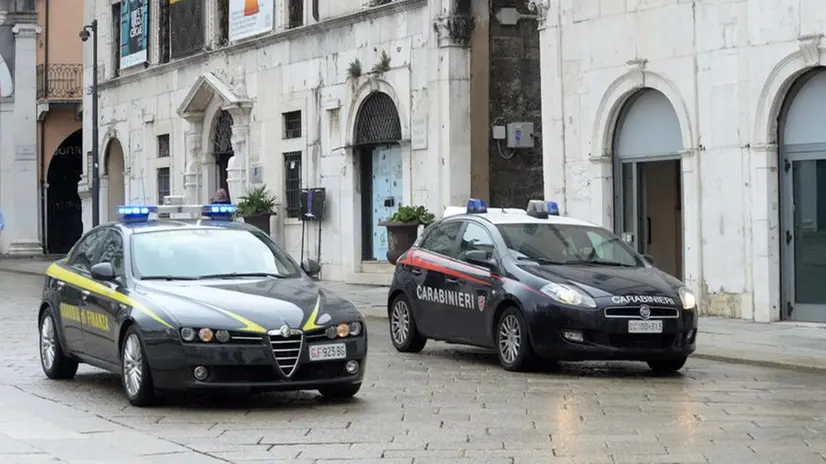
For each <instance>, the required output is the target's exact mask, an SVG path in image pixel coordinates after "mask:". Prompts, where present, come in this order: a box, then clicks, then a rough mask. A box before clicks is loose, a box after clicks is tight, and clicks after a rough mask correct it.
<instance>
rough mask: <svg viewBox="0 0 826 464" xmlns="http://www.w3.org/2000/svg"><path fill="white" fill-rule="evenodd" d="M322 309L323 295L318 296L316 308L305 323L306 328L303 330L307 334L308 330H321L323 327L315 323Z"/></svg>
mask: <svg viewBox="0 0 826 464" xmlns="http://www.w3.org/2000/svg"><path fill="white" fill-rule="evenodd" d="M320 307H321V295H318V298H317V299H316V300H315V307H314V308H313V312H311V313H310V317H308V318H307V322H305V323H304V327H302V330H304V331H305V332H306V331H308V330H313V329H319V328H321V326H319V325H316V323H315V321H316V319H317V318H318V310H319V308H320Z"/></svg>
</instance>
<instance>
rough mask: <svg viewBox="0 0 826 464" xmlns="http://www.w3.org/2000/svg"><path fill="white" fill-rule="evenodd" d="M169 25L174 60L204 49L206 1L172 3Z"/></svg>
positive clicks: (183, 0) (194, 0)
mask: <svg viewBox="0 0 826 464" xmlns="http://www.w3.org/2000/svg"><path fill="white" fill-rule="evenodd" d="M169 24H170V33H169V42H170V45H169V47H170V55H171V58H172V59H173V60H174V59H177V58H183V57H186V56H191V55H194V54H196V53H198V52H200V51H202V50H203V49H204V35H205V34H204V0H175V1H174V2H170V5H169Z"/></svg>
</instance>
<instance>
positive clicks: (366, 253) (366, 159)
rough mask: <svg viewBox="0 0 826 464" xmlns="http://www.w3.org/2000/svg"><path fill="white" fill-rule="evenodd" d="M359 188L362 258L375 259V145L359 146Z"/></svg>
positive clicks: (365, 259)
mask: <svg viewBox="0 0 826 464" xmlns="http://www.w3.org/2000/svg"><path fill="white" fill-rule="evenodd" d="M358 154H359V156H358V161H359V180H360V182H359V184H360V185H359V188H360V189H361V222H362V227H361V231H362V233H361V258H362V259H363V260H364V261H370V260H372V259H373V227H372V224H373V147H372V146H369V145H368V146H364V147H359V148H358Z"/></svg>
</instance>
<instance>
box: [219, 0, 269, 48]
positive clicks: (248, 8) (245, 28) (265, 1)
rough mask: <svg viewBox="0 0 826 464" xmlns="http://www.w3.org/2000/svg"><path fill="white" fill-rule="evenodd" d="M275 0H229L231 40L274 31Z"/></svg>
mask: <svg viewBox="0 0 826 464" xmlns="http://www.w3.org/2000/svg"><path fill="white" fill-rule="evenodd" d="M274 11H275V0H229V40H231V41H235V40H241V39H246V38H247V37H252V36H254V35H258V34H263V33H265V32H270V31H272V28H273V25H274V21H273V17H274V14H273V12H274Z"/></svg>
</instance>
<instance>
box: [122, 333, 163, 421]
mask: <svg viewBox="0 0 826 464" xmlns="http://www.w3.org/2000/svg"><path fill="white" fill-rule="evenodd" d="M120 364H121V367H120V373H121V382H122V383H123V391H124V392H125V393H126V397H127V398H128V399H129V402H130V403H131V404H132V406H138V407H143V406H152V405H154V404H156V403H157V402H158V396H157V394H156V393H155V385H154V384H153V382H152V372H151V371H150V370H149V361H148V360H147V359H146V348H145V347H144V344H143V338H142V337H141V334H140V331H139V330H138V328H137V327H135V326H134V325H132V326H130V327H129V328H128V329H126V334H125V335H124V339H123V346H122V347H121V352H120Z"/></svg>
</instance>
